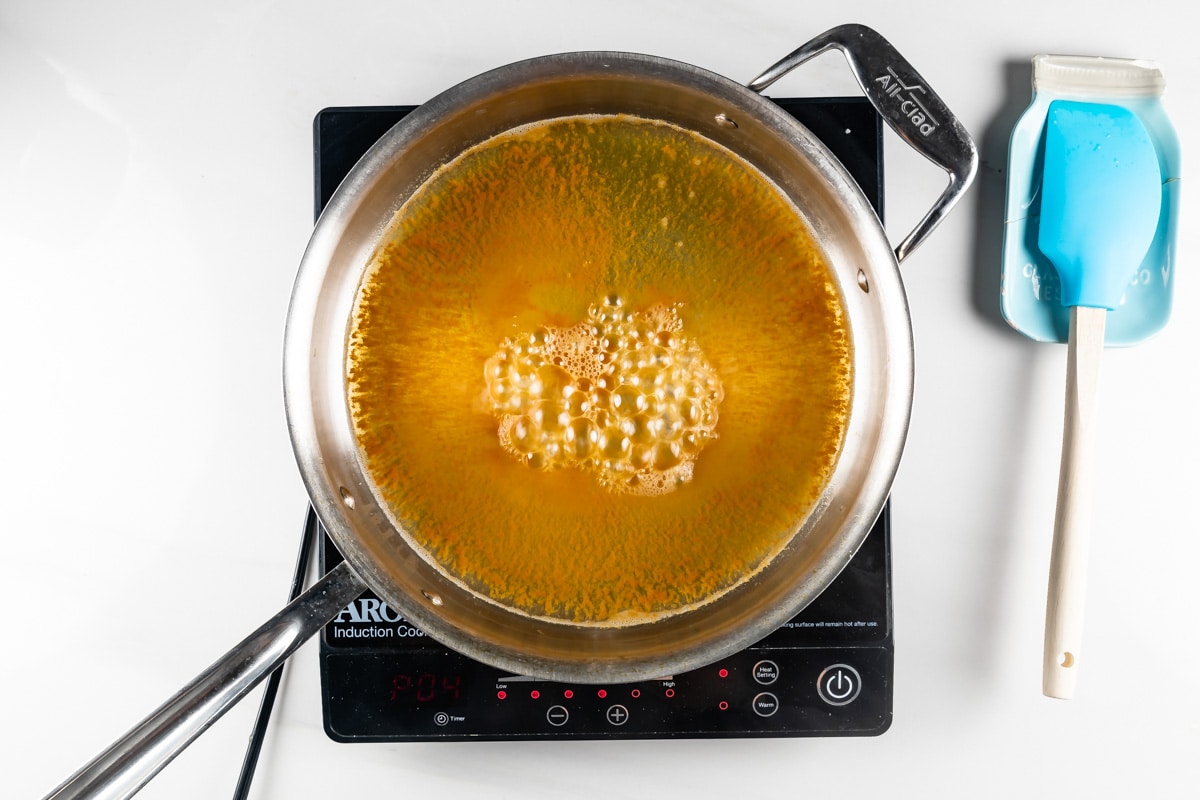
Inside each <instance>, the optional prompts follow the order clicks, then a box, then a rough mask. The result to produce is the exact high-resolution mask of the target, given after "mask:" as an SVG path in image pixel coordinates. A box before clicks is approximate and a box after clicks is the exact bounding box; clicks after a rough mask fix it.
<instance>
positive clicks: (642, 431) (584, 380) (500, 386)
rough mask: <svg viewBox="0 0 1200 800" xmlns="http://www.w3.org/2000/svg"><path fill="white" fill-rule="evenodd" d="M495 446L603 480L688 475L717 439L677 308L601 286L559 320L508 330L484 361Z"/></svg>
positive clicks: (676, 481) (664, 482) (702, 378)
mask: <svg viewBox="0 0 1200 800" xmlns="http://www.w3.org/2000/svg"><path fill="white" fill-rule="evenodd" d="M484 377H485V379H486V380H487V397H488V400H489V402H490V404H491V410H492V413H494V414H495V415H496V416H497V417H498V418H499V420H500V427H499V436H500V444H501V445H502V446H503V447H504V449H505V450H506V451H508V452H509V453H511V454H512V455H514V456H515V457H517V458H518V459H520V460H521V461H523V462H524V463H525V464H527V465H529V466H530V467H533V468H535V469H545V470H550V469H559V468H563V467H573V468H578V469H582V470H584V471H586V472H588V473H590V474H592V475H593V476H595V478H596V479H597V480H598V481H599V483H600V484H601V485H602V486H604V487H605V488H606V489H608V490H610V491H613V492H621V493H628V494H638V495H661V494H666V493H667V492H671V491H674V490H675V489H676V488H677V487H679V486H680V485H682V484H684V483H686V482H688V481H690V480H691V479H692V470H693V465H694V463H695V460H696V457H697V456H698V455H699V454H700V451H701V450H702V449H703V448H704V447H705V446H706V445H707V444H708V443H709V442H711V441H712V440H713V439H715V438H716V437H717V434H716V433H715V430H714V429H715V428H716V425H717V407H718V406H719V405H720V403H721V400H722V399H723V398H724V395H725V393H724V389H723V388H722V386H721V379H720V377H719V376H718V375H717V373H716V372H715V371H714V370H713V368H712V366H711V365H710V364H709V363H708V361H707V360H706V359H705V358H704V354H703V353H702V352H701V351H700V348H699V347H698V346H697V345H696V343H695V342H693V341H692V340H690V339H688V338H687V337H686V336H684V335H683V323H682V322H681V321H680V319H679V314H678V312H677V310H676V308H674V307H669V306H654V307H652V308H649V309H647V310H645V311H630V310H628V309H626V308H625V305H624V303H623V302H622V300H621V298H620V297H617V296H615V295H610V296H609V297H606V298H605V299H604V301H603V302H602V303H600V304H598V305H593V306H591V307H590V308H589V309H588V316H587V319H586V320H585V321H583V322H581V323H579V324H578V325H573V326H571V327H567V328H554V327H543V328H538V329H537V330H535V331H533V332H532V333H530V334H528V335H525V336H520V337H517V338H515V339H506V340H505V341H504V342H503V343H502V344H501V346H500V350H499V351H498V352H497V353H496V354H495V355H493V356H492V357H491V358H489V359H488V360H487V363H486V364H485V365H484Z"/></svg>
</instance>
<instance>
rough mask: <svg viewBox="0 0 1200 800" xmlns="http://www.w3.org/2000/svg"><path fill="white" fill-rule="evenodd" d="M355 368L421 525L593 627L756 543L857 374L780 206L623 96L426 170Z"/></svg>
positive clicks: (431, 539)
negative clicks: (619, 112) (629, 108)
mask: <svg viewBox="0 0 1200 800" xmlns="http://www.w3.org/2000/svg"><path fill="white" fill-rule="evenodd" d="M606 313H607V314H610V315H615V316H614V317H612V318H611V319H610V320H609V322H611V323H612V324H611V325H609V324H608V323H605V322H604V321H603V320H602V319H601V316H602V315H604V314H606ZM614 320H615V321H614ZM571 331H574V332H575V333H574V334H570V333H569V332H571ZM575 334H578V336H576V338H575V339H571V336H574V335H575ZM610 335H611V337H612V339H611V340H610V339H608V338H606V337H608V336H610ZM547 337H549V338H550V339H551V340H553V341H557V342H558V344H557V345H553V346H547V344H546V342H547ZM555 337H558V338H557V339H555ZM564 337H565V338H564ZM618 340H619V341H618ZM564 342H565V344H564ZM610 345H611V346H612V349H611V350H607V349H606V348H608V347H609V346H610ZM617 345H620V347H617ZM654 347H658V349H659V350H658V351H661V352H665V353H666V357H665V361H664V360H663V359H662V358H661V357H660V356H656V352H658V351H655V350H654V349H653V348H654ZM564 348H565V349H564ZM571 348H574V349H571ZM601 352H606V353H609V354H610V357H609V358H608V359H607V360H606V359H604V358H601V357H600V356H599V353H601ZM685 352H686V353H690V354H691V355H690V356H686V357H685V355H684V354H685ZM505 354H507V355H505ZM612 354H615V355H612ZM622 354H625V355H628V356H629V357H628V358H626V359H625V360H623V361H622V360H621V356H622ZM660 355H661V353H660ZM522 359H524V360H522ZM555 359H558V360H557V361H555ZM589 359H591V360H589ZM655 359H658V360H655ZM689 359H690V360H689ZM684 362H686V365H691V366H686V365H685V366H686V368H684V367H680V366H679V365H680V364H684ZM551 367H554V368H556V369H557V371H555V370H554V369H551ZM605 369H607V370H608V371H607V372H605V371H604V370H605ZM656 369H657V370H658V371H657V372H656V371H655V370H656ZM539 370H541V373H539ZM681 370H682V371H681ZM688 370H691V371H690V372H689V371H688ZM346 371H347V385H348V392H349V400H350V408H351V417H352V422H353V425H354V430H355V433H356V436H357V439H358V444H359V450H360V456H361V458H362V461H363V463H364V465H365V467H366V469H367V472H368V474H369V476H370V477H371V479H372V480H373V482H374V483H375V486H376V488H377V491H378V494H379V497H380V498H381V500H382V501H383V503H384V505H385V507H386V508H387V509H388V511H389V513H390V514H391V516H392V518H393V521H394V522H395V523H396V525H397V527H398V528H400V529H401V530H402V532H403V533H404V535H405V536H406V538H407V539H408V540H409V542H410V543H411V544H412V545H413V546H414V547H415V548H416V549H417V550H418V551H419V552H421V553H422V555H423V556H424V557H425V558H426V559H427V560H428V561H429V562H430V563H432V564H433V565H435V566H436V567H437V568H438V569H439V570H441V571H442V572H443V573H444V574H446V575H447V576H449V577H450V578H451V579H452V580H454V581H456V582H458V583H460V584H461V585H463V586H465V587H467V588H468V589H469V590H471V591H473V592H475V593H477V594H478V595H480V596H481V597H484V598H486V599H487V600H489V601H490V602H493V603H498V604H501V605H505V606H508V607H511V608H513V609H516V610H517V611H519V612H521V613H524V614H527V615H531V616H535V617H542V618H549V619H554V620H561V621H564V622H572V623H578V624H588V625H622V624H630V623H635V622H644V621H647V620H650V619H654V618H657V617H660V616H662V615H668V614H672V613H677V612H679V611H681V610H684V609H687V608H689V607H693V606H695V605H696V604H701V603H704V602H707V601H709V600H711V599H712V598H714V597H717V596H719V595H720V594H721V593H723V592H724V591H727V590H728V589H730V588H731V587H733V586H735V585H737V584H738V583H739V582H741V581H743V580H746V579H747V578H748V577H749V576H752V575H753V574H754V573H755V572H756V571H758V570H760V569H761V568H762V567H763V566H764V565H765V564H766V563H768V562H769V560H770V559H771V558H772V557H773V556H774V555H775V554H776V553H778V552H779V551H780V549H781V548H783V547H784V546H785V545H786V544H787V543H788V541H789V540H790V538H791V537H792V535H793V534H794V532H795V531H796V529H797V528H798V526H799V525H800V523H801V522H802V521H803V520H804V519H805V517H806V516H807V515H808V513H809V512H810V510H811V509H812V507H813V505H814V503H815V502H816V501H817V499H818V498H819V496H820V494H821V492H822V490H823V489H824V487H825V485H826V484H827V482H828V479H829V475H830V474H831V471H832V469H833V467H834V464H835V463H836V460H837V456H838V453H839V451H840V448H841V444H842V440H843V437H844V433H845V426H846V420H847V415H848V413H849V403H850V392H851V386H852V378H853V376H852V374H851V362H850V331H849V323H848V320H847V318H846V313H845V310H844V306H843V304H842V301H841V296H840V294H839V290H838V288H837V286H836V284H835V283H834V281H833V279H832V278H831V276H830V274H829V271H828V267H827V266H826V264H825V262H824V260H823V257H822V255H821V253H820V251H819V249H818V248H817V246H816V245H815V243H814V241H813V238H812V235H811V232H810V231H809V229H808V228H807V226H806V225H805V223H804V222H803V220H802V218H801V217H800V215H799V213H798V211H797V210H796V208H795V207H794V206H793V205H792V204H791V202H790V201H788V200H787V199H786V198H785V197H784V196H783V195H782V193H781V192H780V191H779V190H778V189H777V188H776V187H775V186H774V185H773V184H772V183H771V182H770V181H768V180H767V179H766V178H765V177H764V176H763V175H762V174H761V173H759V172H758V171H757V170H755V169H754V168H752V167H751V166H750V165H749V164H747V163H746V162H745V161H744V160H742V159H740V158H739V157H737V156H735V155H734V154H732V153H730V152H729V151H727V150H725V149H724V148H722V147H720V146H718V145H716V144H715V143H713V142H711V141H709V140H707V139H705V138H703V137H700V136H698V135H696V134H694V133H691V132H687V131H684V130H682V129H680V128H677V127H675V126H672V125H669V124H666V123H661V122H655V121H649V120H643V119H640V118H636V117H628V116H586V117H567V118H563V119H558V120H551V121H547V122H542V123H538V124H536V125H532V126H527V127H523V128H519V129H516V130H513V131H509V132H507V133H505V134H502V135H500V136H497V137H495V138H492V139H489V140H487V141H485V142H483V143H481V144H479V145H477V146H475V147H474V148H471V149H470V150H468V151H466V152H465V153H464V154H462V155H461V156H460V157H458V158H456V159H455V160H454V161H452V162H450V163H448V164H446V165H444V166H443V167H441V168H440V169H439V170H438V171H437V172H435V173H434V174H433V175H432V176H431V177H430V178H429V180H428V181H427V182H426V183H425V184H424V185H423V186H422V187H421V188H420V190H419V191H418V192H417V193H415V194H414V195H413V197H412V198H410V199H409V200H408V202H406V204H405V205H404V206H403V207H402V208H401V209H400V210H399V212H398V213H397V215H396V217H395V219H394V220H393V222H392V224H391V226H390V228H389V229H388V231H387V233H386V235H385V237H384V238H383V241H382V244H381V245H380V247H379V249H378V251H377V252H376V253H375V255H374V257H373V260H372V263H371V264H370V265H369V268H368V269H367V271H366V272H365V274H364V278H363V281H362V284H361V286H360V287H359V295H358V299H357V302H356V306H355V311H354V316H353V319H352V323H351V327H350V334H349V338H348V341H347V356H346ZM664 373H665V374H667V377H665V378H664V377H662V374H664ZM693 373H694V374H693ZM539 374H541V375H542V377H538V376H539ZM692 378H695V380H694V381H693V380H692ZM498 381H499V382H500V384H499V388H497V387H498V384H497V382H498ZM639 381H640V383H639ZM689 381H691V383H693V384H695V383H698V384H703V385H704V386H705V387H706V389H705V392H706V393H705V394H704V399H703V401H701V400H700V399H699V398H700V395H698V394H696V392H697V391H698V390H697V389H696V388H695V386H692V390H691V391H692V394H689V389H688V386H689V385H690V384H689ZM597 384H604V386H603V387H602V388H604V389H606V390H607V391H608V392H609V395H608V398H607V402H608V406H607V407H606V408H603V409H602V408H600V407H599V404H600V403H602V402H604V400H605V398H603V397H601V396H600V395H599V394H597V393H596V391H595V389H596V387H597ZM623 388H624V389H625V390H626V392H625V395H626V398H627V400H626V401H625V402H626V405H625V406H624V409H625V411H626V412H629V413H625V414H621V413H618V412H619V410H620V409H614V408H613V405H612V402H613V400H614V398H615V397H616V395H617V393H618V392H619V391H621V390H622V389H623ZM633 389H637V390H638V392H639V394H638V395H637V396H635V395H634V394H633V393H631V392H632V390H633ZM638 397H641V399H640V400H639V399H638ZM689 398H691V399H694V400H696V401H697V402H696V403H695V404H685V402H684V401H686V400H688V399H689ZM618 405H619V403H618ZM697 406H702V407H701V408H699V409H698V410H697ZM601 412H607V415H605V414H602V413H601ZM638 415H641V417H640V421H637V422H634V421H633V418H634V417H635V416H638ZM581 420H582V422H581ZM585 422H586V423H587V424H584V423H585ZM572 425H574V426H575V427H576V430H575V431H574V432H572V433H568V432H567V431H568V430H569V429H570V428H571V426H572ZM689 426H690V427H689ZM689 432H690V433H691V434H694V435H692V436H691V438H688V434H689ZM647 453H649V454H648V455H647ZM684 463H686V468H681V467H680V465H681V464H684Z"/></svg>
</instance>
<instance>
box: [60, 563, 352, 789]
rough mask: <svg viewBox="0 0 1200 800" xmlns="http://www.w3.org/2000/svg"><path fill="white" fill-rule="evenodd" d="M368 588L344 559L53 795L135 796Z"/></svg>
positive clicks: (73, 776)
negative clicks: (172, 760)
mask: <svg viewBox="0 0 1200 800" xmlns="http://www.w3.org/2000/svg"><path fill="white" fill-rule="evenodd" d="M365 588H366V587H365V586H364V585H363V583H362V581H361V580H360V579H359V578H358V576H357V575H355V574H354V572H353V571H352V570H351V569H350V567H349V565H347V564H346V563H345V562H342V563H341V564H338V565H337V566H336V567H334V568H333V569H331V570H330V571H329V572H328V573H326V575H325V577H323V578H322V579H321V580H319V581H318V582H317V583H316V584H314V585H313V587H312V588H310V589H309V590H308V591H307V592H305V593H304V594H302V595H300V596H299V597H297V598H296V599H295V600H294V601H292V602H291V603H289V604H288V605H287V606H286V607H285V608H284V609H283V610H282V611H280V612H279V613H278V614H276V615H275V616H274V617H272V618H271V619H270V620H268V621H267V622H266V623H265V624H264V625H262V627H260V628H259V629H258V630H256V631H255V632H254V633H252V634H250V635H249V636H247V637H246V638H245V639H243V640H242V642H241V644H239V645H238V646H237V647H234V648H233V649H232V650H230V651H229V652H228V653H226V654H225V655H224V656H222V657H221V658H219V659H218V660H217V661H216V662H215V663H214V664H213V665H212V666H210V667H209V668H208V669H206V670H205V671H204V672H202V673H200V675H198V676H197V677H196V678H195V679H193V680H192V682H191V683H189V684H188V685H187V686H185V687H183V688H182V689H180V690H179V692H178V693H177V694H176V695H175V696H174V697H172V698H171V699H170V700H168V701H167V702H165V703H163V705H162V706H160V707H159V708H158V710H157V711H155V712H154V713H152V714H151V715H150V716H148V717H146V718H145V719H144V720H142V721H141V722H139V723H138V724H137V725H136V726H134V727H133V728H132V729H131V730H130V731H129V732H128V733H126V734H125V735H124V736H122V737H121V738H120V739H118V740H117V741H116V742H114V743H113V744H112V745H110V746H109V748H108V749H107V750H105V751H104V752H102V753H101V754H100V755H98V756H96V757H95V758H94V759H92V761H91V762H90V763H89V764H87V765H86V766H84V767H83V768H81V769H80V770H79V771H78V772H76V773H75V774H74V775H72V776H71V777H70V778H68V779H67V780H66V781H65V782H64V783H63V784H62V785H61V786H59V787H58V788H57V789H55V790H54V791H53V792H51V793H50V794H49V795H47V796H46V800H67V798H74V799H79V798H89V799H91V798H96V799H99V798H103V799H104V800H116V799H117V798H126V797H132V796H133V795H134V794H136V793H137V791H138V790H139V789H141V788H142V787H143V786H145V785H146V783H147V782H148V781H149V780H150V779H151V778H153V777H154V776H155V775H157V774H158V772H159V770H161V769H162V768H163V767H165V766H166V765H167V764H168V763H170V761H171V759H173V758H174V757H175V756H177V755H178V754H179V753H180V752H181V751H182V750H183V749H184V748H185V747H187V746H188V745H189V744H191V743H192V741H193V740H194V739H195V738H196V737H197V736H199V735H200V734H202V733H204V731H206V730H208V727H209V726H210V725H212V724H213V723H214V722H216V721H217V719H219V718H220V716H221V715H222V714H224V713H225V712H226V711H228V710H229V709H230V708H232V707H233V706H234V704H236V703H237V701H238V700H240V699H242V697H244V696H245V695H246V693H247V692H249V691H250V690H251V689H253V688H254V687H255V686H256V685H257V684H258V683H259V681H261V680H262V679H263V678H265V677H266V676H267V675H268V674H270V673H271V672H272V671H273V670H274V669H275V668H276V667H278V666H279V665H280V664H282V663H283V662H284V661H285V660H286V659H287V657H288V656H290V655H291V654H292V653H294V652H295V651H296V650H297V649H298V648H299V647H300V645H302V644H304V642H305V641H307V640H308V639H309V638H311V637H312V636H313V635H314V634H315V633H316V632H317V631H319V630H320V629H321V628H322V626H324V625H325V624H326V623H327V622H329V621H330V620H331V619H333V618H334V617H336V616H337V614H338V612H340V611H341V610H342V609H343V608H345V607H346V606H347V605H349V604H350V603H352V602H354V600H355V599H357V598H358V596H359V595H360V594H362V592H363V590H364V589H365Z"/></svg>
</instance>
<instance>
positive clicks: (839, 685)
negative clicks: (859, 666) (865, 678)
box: [817, 664, 862, 706]
mask: <svg viewBox="0 0 1200 800" xmlns="http://www.w3.org/2000/svg"><path fill="white" fill-rule="evenodd" d="M860 689H862V677H861V676H860V675H859V674H858V670H856V669H855V668H854V667H852V666H850V665H849V664H830V665H829V666H828V667H826V668H825V669H823V670H821V674H820V675H819V676H818V677H817V694H819V695H820V696H821V699H822V700H824V701H825V702H826V703H828V704H829V705H831V706H844V705H847V704H849V703H853V702H854V700H855V698H857V697H858V692H859V690H860Z"/></svg>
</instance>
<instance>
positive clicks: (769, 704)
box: [751, 692, 779, 717]
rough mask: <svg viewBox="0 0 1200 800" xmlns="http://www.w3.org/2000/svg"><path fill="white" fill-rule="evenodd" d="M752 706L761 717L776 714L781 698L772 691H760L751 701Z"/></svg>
mask: <svg viewBox="0 0 1200 800" xmlns="http://www.w3.org/2000/svg"><path fill="white" fill-rule="evenodd" d="M751 708H753V709H754V713H755V714H758V715H759V716H760V717H770V716H774V714H775V712H776V711H778V710H779V698H778V697H776V696H775V695H773V694H771V693H770V692H760V693H759V694H756V695H755V696H754V700H752V701H751Z"/></svg>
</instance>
